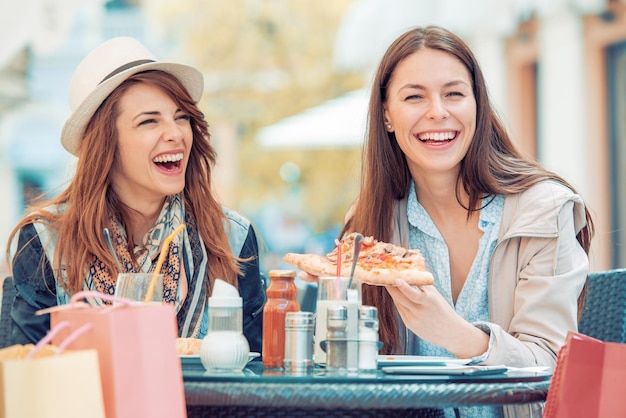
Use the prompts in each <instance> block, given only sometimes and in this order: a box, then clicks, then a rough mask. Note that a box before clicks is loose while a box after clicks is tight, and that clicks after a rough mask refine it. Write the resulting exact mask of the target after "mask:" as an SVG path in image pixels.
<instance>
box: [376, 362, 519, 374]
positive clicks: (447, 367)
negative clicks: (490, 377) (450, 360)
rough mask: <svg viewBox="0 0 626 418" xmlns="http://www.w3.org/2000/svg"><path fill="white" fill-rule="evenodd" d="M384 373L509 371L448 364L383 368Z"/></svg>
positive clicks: (497, 368)
mask: <svg viewBox="0 0 626 418" xmlns="http://www.w3.org/2000/svg"><path fill="white" fill-rule="evenodd" d="M382 370H383V372H385V373H392V374H414V375H415V374H416V375H419V374H436V375H442V374H443V375H472V376H476V375H485V374H501V373H505V372H506V371H507V370H508V369H507V368H506V366H466V365H463V364H448V365H445V366H395V367H394V366H391V367H383V368H382Z"/></svg>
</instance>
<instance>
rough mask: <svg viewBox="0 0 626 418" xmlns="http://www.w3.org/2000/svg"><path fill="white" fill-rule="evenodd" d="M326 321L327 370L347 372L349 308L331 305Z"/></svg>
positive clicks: (330, 371)
mask: <svg viewBox="0 0 626 418" xmlns="http://www.w3.org/2000/svg"><path fill="white" fill-rule="evenodd" d="M326 321H327V322H326V371H327V372H329V373H339V374H343V373H346V371H347V367H348V341H347V337H348V309H347V308H346V307H345V306H342V305H332V306H329V307H328V313H327V316H326Z"/></svg>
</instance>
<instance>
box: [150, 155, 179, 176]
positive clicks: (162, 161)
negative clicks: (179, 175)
mask: <svg viewBox="0 0 626 418" xmlns="http://www.w3.org/2000/svg"><path fill="white" fill-rule="evenodd" d="M182 161H183V153H182V152H178V153H176V154H163V155H159V156H158V157H156V158H154V159H153V160H152V162H154V163H155V164H156V165H157V166H159V167H162V168H164V169H165V170H167V171H175V170H178V169H179V168H180V166H181V164H182Z"/></svg>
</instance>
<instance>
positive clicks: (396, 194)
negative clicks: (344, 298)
mask: <svg viewBox="0 0 626 418" xmlns="http://www.w3.org/2000/svg"><path fill="white" fill-rule="evenodd" d="M424 48H430V49H435V50H439V51H443V52H445V53H448V54H450V55H451V56H453V57H455V58H456V59H458V60H459V61H460V62H461V63H463V65H464V66H465V68H466V69H467V71H468V72H469V75H470V79H471V81H472V89H473V92H474V97H475V100H476V132H475V134H474V138H473V140H472V142H471V145H470V146H469V149H468V151H467V154H466V156H465V158H464V159H463V160H462V161H461V168H460V171H459V178H458V180H459V181H458V182H457V190H456V195H457V200H458V201H459V203H460V204H461V205H463V203H462V202H461V194H462V192H461V190H460V189H459V188H460V187H462V188H463V192H465V193H466V194H467V196H468V197H469V201H468V204H467V207H466V208H467V209H468V216H469V214H470V213H471V212H472V211H476V210H480V202H481V201H482V199H483V197H485V196H489V195H496V194H503V195H508V194H514V193H520V192H523V191H524V190H527V189H528V188H529V187H531V186H532V185H534V184H536V183H538V182H540V181H543V180H548V179H550V180H555V181H558V182H559V183H561V184H563V185H565V186H567V187H569V188H570V189H571V190H572V191H574V192H575V189H574V188H573V187H572V186H571V185H570V184H569V183H568V182H567V181H565V180H564V179H563V178H561V177H560V176H558V175H556V174H555V173H552V172H549V171H547V170H545V169H544V168H542V167H541V166H540V165H539V164H538V163H537V162H535V161H532V160H530V159H528V158H525V157H524V156H523V155H522V154H521V153H520V152H519V151H518V150H517V149H516V148H515V147H514V145H513V143H512V142H511V139H510V138H509V135H508V133H507V132H506V130H505V129H504V126H503V124H502V122H501V121H500V119H499V118H498V116H497V114H496V112H495V111H494V109H493V108H492V106H491V103H490V101H489V96H488V92H487V87H486V85H485V80H484V78H483V74H482V71H481V70H480V67H479V65H478V61H477V60H476V58H475V57H474V54H473V53H472V51H471V50H470V49H469V47H468V46H467V45H466V44H465V42H463V41H462V40H461V39H460V38H459V37H458V36H456V35H454V34H453V33H451V32H449V31H447V30H445V29H443V28H440V27H436V26H428V27H417V28H413V29H411V30H409V31H407V32H405V33H404V34H402V35H401V36H400V37H399V38H397V39H396V40H395V41H394V42H393V43H392V44H391V46H390V47H389V48H388V49H387V51H386V53H385V55H384V56H383V58H382V60H381V62H380V65H379V67H378V70H377V72H376V75H375V78H374V80H373V85H372V92H371V97H370V102H369V122H368V123H369V125H368V132H367V138H366V141H365V144H364V149H363V158H362V172H361V190H360V195H359V199H358V202H357V203H356V205H355V207H354V210H353V212H352V214H351V218H350V219H349V220H348V221H347V223H346V225H345V226H344V228H343V230H342V231H341V235H343V234H345V233H347V232H351V231H358V232H360V233H362V234H364V235H372V236H374V237H375V238H376V239H378V240H382V241H386V242H389V241H390V240H391V236H392V218H393V216H392V215H393V209H394V207H395V205H396V202H397V201H398V200H400V199H403V198H405V197H406V196H407V194H408V191H409V187H410V181H411V174H410V172H409V168H408V165H407V162H406V158H405V156H404V153H403V152H402V150H401V149H400V147H399V146H398V143H397V141H396V140H395V137H394V134H393V133H389V132H387V130H386V129H385V123H384V110H383V104H384V103H385V102H386V100H387V88H388V85H389V82H390V80H391V77H392V75H393V73H394V71H395V69H396V67H397V66H398V64H399V63H400V62H402V61H403V60H404V59H405V58H407V57H409V56H410V55H412V54H414V53H415V52H417V51H419V50H420V49H424ZM372 214H376V216H372ZM586 218H587V225H586V226H585V227H584V228H583V229H582V230H581V231H580V232H579V233H578V235H577V239H578V241H579V242H580V244H581V246H582V247H583V248H584V250H585V252H587V253H589V247H590V244H591V238H592V237H593V222H592V219H591V216H590V214H589V212H588V211H587V212H586ZM363 303H365V304H370V305H374V306H377V307H378V309H379V310H380V312H381V314H380V338H381V341H383V343H384V348H383V350H384V352H386V353H393V352H396V350H397V349H398V348H399V335H398V329H397V324H396V315H395V313H394V312H395V309H394V306H393V300H392V299H391V296H389V294H388V293H387V291H386V290H385V289H384V288H383V287H378V286H367V285H363ZM581 303H582V297H581V298H580V299H579V306H580V304H581Z"/></svg>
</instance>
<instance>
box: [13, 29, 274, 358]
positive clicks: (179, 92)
mask: <svg viewBox="0 0 626 418" xmlns="http://www.w3.org/2000/svg"><path fill="white" fill-rule="evenodd" d="M202 91H203V77H202V74H201V73H200V72H199V71H198V70H197V69H195V68H193V67H191V66H188V65H182V64H176V63H169V62H161V61H158V60H156V58H155V57H154V56H153V55H152V54H151V53H150V52H149V51H148V50H147V49H146V48H145V47H144V46H143V45H142V44H141V43H139V42H138V41H137V40H135V39H133V38H129V37H119V38H114V39H111V40H109V41H107V42H105V43H103V44H102V45H100V46H98V47H97V48H96V49H94V50H93V51H92V52H91V53H90V54H89V55H88V56H87V57H85V59H84V60H83V61H82V62H81V63H80V64H79V65H78V67H77V68H76V71H75V73H74V75H73V77H72V79H71V82H70V88H69V98H70V106H71V109H72V114H71V115H70V117H69V118H68V119H67V121H66V122H65V125H64V127H63V131H62V134H61V143H62V144H63V146H64V147H65V149H66V150H67V151H69V152H70V153H72V154H73V155H75V156H76V157H78V164H77V168H76V173H75V175H74V176H73V178H72V180H71V181H70V184H69V186H68V187H67V188H66V189H65V190H64V191H63V192H62V193H61V194H60V195H59V196H58V197H56V198H54V199H52V200H50V201H47V202H44V203H43V204H41V205H39V206H37V207H33V208H31V209H30V211H29V213H28V214H27V215H26V216H25V217H24V218H23V219H22V220H21V221H20V222H19V223H18V225H17V226H16V227H15V229H14V230H13V232H12V234H11V235H10V237H9V243H10V244H11V243H12V242H13V241H14V239H15V237H16V236H17V237H18V240H17V241H18V242H17V248H16V251H15V252H14V253H13V254H8V255H10V256H12V260H13V261H12V274H13V278H14V280H15V284H16V287H17V296H16V299H15V302H14V305H13V309H12V312H11V315H12V318H13V330H12V340H13V342H14V343H27V342H36V341H38V340H39V339H40V338H41V337H43V336H44V335H45V333H46V332H47V330H48V328H49V317H48V315H44V316H36V315H35V312H36V311H37V310H39V309H42V308H46V307H49V306H53V305H56V304H63V303H66V302H67V301H68V300H69V297H70V296H71V294H73V293H75V292H77V291H80V290H84V289H90V290H97V291H99V292H103V293H108V294H113V293H114V290H115V284H116V278H117V274H118V268H117V267H116V261H115V259H114V257H113V255H112V254H111V252H110V251H109V250H108V247H107V243H106V240H105V237H104V234H103V230H104V229H105V228H107V229H108V230H109V231H110V234H111V238H112V242H113V246H114V249H115V253H116V256H117V258H118V259H119V260H120V261H121V266H122V270H124V271H127V272H141V271H143V272H151V271H153V270H154V269H155V266H156V264H157V258H158V256H159V254H160V251H161V247H162V245H161V244H162V243H163V240H164V238H165V237H167V236H168V235H170V234H171V233H172V232H173V231H175V230H176V228H177V227H178V226H179V225H181V224H182V223H184V224H185V228H184V230H183V232H181V233H178V234H177V235H176V236H175V238H174V239H173V241H172V243H171V245H170V246H169V248H168V249H167V251H168V255H167V258H166V259H165V262H164V263H163V267H162V269H161V272H162V273H164V275H165V277H164V292H163V293H164V300H166V301H168V302H171V303H174V304H175V306H176V312H177V319H178V328H179V334H180V336H181V337H196V338H201V337H203V336H204V334H206V327H207V298H208V296H209V295H210V293H211V289H212V285H213V282H214V280H215V279H217V278H220V279H223V280H226V281H227V282H229V283H231V284H233V285H235V286H237V287H238V289H239V292H240V294H241V296H242V298H243V302H244V308H243V310H244V334H245V335H246V337H247V338H248V342H249V344H250V349H251V351H261V338H262V314H261V313H262V307H263V303H264V301H265V291H264V286H263V281H262V279H261V275H260V271H259V259H258V256H259V250H258V242H257V236H256V233H255V230H254V229H253V227H252V225H251V224H250V222H249V221H248V220H247V219H245V218H244V217H242V216H241V215H239V214H238V213H236V212H234V211H232V210H230V209H228V208H225V207H223V206H222V205H221V204H220V203H219V202H218V201H217V199H216V197H215V195H214V193H213V189H212V168H213V165H214V164H215V161H216V153H215V149H214V148H213V146H212V145H211V143H210V134H209V131H208V125H207V122H206V121H205V119H204V115H203V114H202V112H201V111H200V110H199V109H198V107H197V102H198V101H199V100H200V98H201V97H202ZM9 248H11V245H9ZM8 252H10V250H9V251H8Z"/></svg>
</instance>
